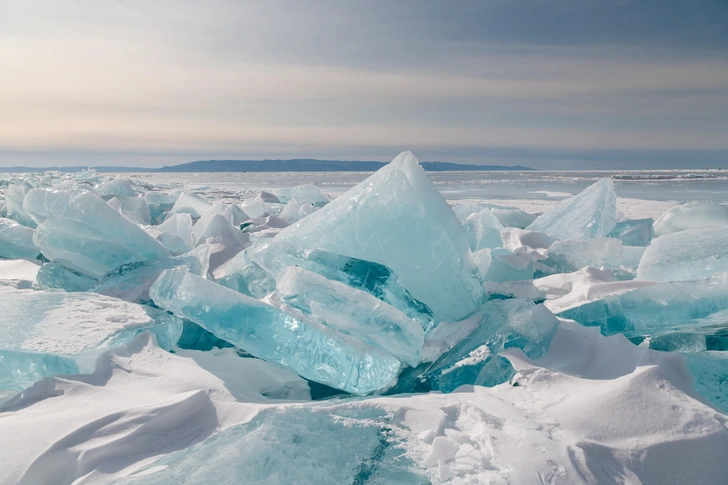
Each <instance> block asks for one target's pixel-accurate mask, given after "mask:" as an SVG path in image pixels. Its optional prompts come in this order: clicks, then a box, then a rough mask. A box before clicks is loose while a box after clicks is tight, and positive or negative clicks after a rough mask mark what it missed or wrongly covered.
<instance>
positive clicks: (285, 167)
mask: <svg viewBox="0 0 728 485" xmlns="http://www.w3.org/2000/svg"><path fill="white" fill-rule="evenodd" d="M387 163H388V162H370V161H350V162H345V161H341V160H317V159H312V158H295V159H291V160H200V161H197V162H189V163H182V164H180V165H172V166H169V167H162V168H161V169H159V171H160V172H376V171H377V170H379V169H380V168H382V167H383V166H385V165H386V164H387ZM420 165H422V168H424V169H425V170H427V171H429V172H475V171H483V170H488V171H492V170H533V169H532V168H530V167H523V166H521V165H516V166H513V167H508V166H504V165H462V164H459V163H449V162H420Z"/></svg>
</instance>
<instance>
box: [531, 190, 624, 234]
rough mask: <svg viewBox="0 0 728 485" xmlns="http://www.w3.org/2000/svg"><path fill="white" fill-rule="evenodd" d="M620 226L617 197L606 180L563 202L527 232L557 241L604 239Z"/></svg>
mask: <svg viewBox="0 0 728 485" xmlns="http://www.w3.org/2000/svg"><path fill="white" fill-rule="evenodd" d="M616 224H617V195H616V193H615V192H614V184H613V183H612V180H611V179H602V180H600V181H599V182H597V183H595V184H593V185H591V186H589V187H588V188H587V189H586V190H584V191H583V192H581V193H580V194H578V195H576V196H574V197H570V198H568V199H565V200H563V201H561V202H559V203H558V204H557V205H556V207H554V208H553V209H551V210H549V211H548V212H546V213H545V214H542V215H541V216H539V217H538V219H536V220H535V221H533V223H531V225H529V226H528V227H527V228H526V229H528V230H531V231H538V232H544V233H546V234H548V235H550V236H553V237H555V238H556V239H562V240H564V239H591V238H595V237H604V236H606V235H607V234H609V233H610V232H611V231H612V229H614V226H615V225H616Z"/></svg>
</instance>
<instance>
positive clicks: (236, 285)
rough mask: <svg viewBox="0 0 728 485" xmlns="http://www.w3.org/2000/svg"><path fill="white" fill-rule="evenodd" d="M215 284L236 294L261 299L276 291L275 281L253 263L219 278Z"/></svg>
mask: <svg viewBox="0 0 728 485" xmlns="http://www.w3.org/2000/svg"><path fill="white" fill-rule="evenodd" d="M217 283H218V284H219V285H222V286H224V287H226V288H230V289H231V290H235V291H237V292H238V293H243V294H244V295H248V296H252V297H253V298H256V299H261V298H263V297H265V296H266V295H268V294H270V293H272V292H273V291H274V290H275V289H276V279H275V278H273V277H272V276H271V275H270V274H268V273H267V272H266V271H265V270H264V269H263V268H261V267H260V266H258V265H257V264H255V263H250V264H247V265H245V266H243V267H242V268H240V269H239V270H237V271H235V272H233V273H230V274H228V275H226V276H224V277H223V278H220V279H219V280H218V281H217Z"/></svg>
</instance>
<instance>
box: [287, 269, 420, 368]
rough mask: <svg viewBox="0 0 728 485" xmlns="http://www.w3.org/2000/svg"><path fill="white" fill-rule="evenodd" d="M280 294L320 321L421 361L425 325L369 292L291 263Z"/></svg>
mask: <svg viewBox="0 0 728 485" xmlns="http://www.w3.org/2000/svg"><path fill="white" fill-rule="evenodd" d="M276 296H277V297H278V298H280V299H281V301H282V302H283V303H285V304H286V305H290V306H293V307H294V308H297V309H299V310H301V311H302V312H304V313H305V314H306V315H307V316H309V317H310V318H313V319H314V320H316V321H317V322H320V323H322V324H323V325H326V326H327V327H330V328H333V329H334V330H337V331H339V332H341V333H344V334H346V335H350V336H352V337H354V338H356V339H358V340H361V341H363V342H366V343H367V344H369V345H371V346H373V347H376V348H379V349H381V350H383V351H385V352H387V353H390V354H392V355H394V356H395V357H397V358H398V359H400V360H401V361H402V362H404V363H406V364H409V365H410V366H416V365H417V364H418V363H419V353H420V347H422V343H423V340H424V330H423V329H422V327H421V326H420V325H419V324H418V323H417V322H415V321H414V320H412V319H410V318H409V317H407V315H405V314H404V313H402V312H401V311H399V310H397V309H396V308H394V307H393V306H390V305H387V304H386V303H384V302H383V301H381V300H379V299H377V298H375V297H374V296H372V295H370V294H369V293H365V292H363V291H361V290H357V289H355V288H352V287H350V286H347V285H345V284H344V283H340V282H338V281H332V280H329V279H326V278H325V277H323V276H321V275H320V274H318V273H314V272H313V271H308V270H306V269H304V268H299V267H288V268H286V269H285V270H284V271H283V272H282V273H281V274H280V275H278V278H277V281H276Z"/></svg>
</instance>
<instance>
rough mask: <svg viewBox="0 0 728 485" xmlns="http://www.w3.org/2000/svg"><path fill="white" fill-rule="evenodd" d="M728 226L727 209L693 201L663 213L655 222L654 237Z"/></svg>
mask: <svg viewBox="0 0 728 485" xmlns="http://www.w3.org/2000/svg"><path fill="white" fill-rule="evenodd" d="M726 226H728V207H726V206H725V205H722V204H718V203H717V202H711V201H694V202H688V203H686V204H682V205H677V206H675V207H672V208H670V209H668V210H667V211H665V213H664V214H662V215H661V216H660V217H659V218H658V219H657V220H656V221H655V235H657V236H664V235H665V234H672V233H674V232H679V231H686V230H690V229H713V228H720V227H726Z"/></svg>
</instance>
